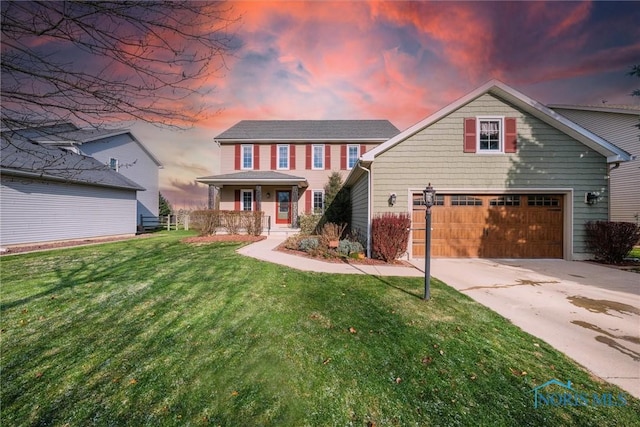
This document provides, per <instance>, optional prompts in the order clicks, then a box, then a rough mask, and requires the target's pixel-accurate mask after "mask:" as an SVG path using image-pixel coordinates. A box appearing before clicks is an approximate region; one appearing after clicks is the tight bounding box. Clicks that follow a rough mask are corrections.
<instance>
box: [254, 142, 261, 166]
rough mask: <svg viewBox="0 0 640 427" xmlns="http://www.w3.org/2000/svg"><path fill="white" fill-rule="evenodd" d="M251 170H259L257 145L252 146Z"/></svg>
mask: <svg viewBox="0 0 640 427" xmlns="http://www.w3.org/2000/svg"><path fill="white" fill-rule="evenodd" d="M253 169H254V170H260V146H259V145H258V144H254V145H253Z"/></svg>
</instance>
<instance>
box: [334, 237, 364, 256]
mask: <svg viewBox="0 0 640 427" xmlns="http://www.w3.org/2000/svg"><path fill="white" fill-rule="evenodd" d="M361 252H364V248H363V247H362V245H361V244H360V242H352V241H350V240H346V239H344V240H340V243H339V244H338V253H339V254H340V255H344V256H350V255H354V254H355V255H357V254H359V253H361Z"/></svg>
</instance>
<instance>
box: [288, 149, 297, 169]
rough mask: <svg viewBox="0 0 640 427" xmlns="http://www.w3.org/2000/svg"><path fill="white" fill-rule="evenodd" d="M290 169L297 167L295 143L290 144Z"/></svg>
mask: <svg viewBox="0 0 640 427" xmlns="http://www.w3.org/2000/svg"><path fill="white" fill-rule="evenodd" d="M289 156H290V159H289V169H291V170H293V169H295V168H296V146H295V145H290V146H289Z"/></svg>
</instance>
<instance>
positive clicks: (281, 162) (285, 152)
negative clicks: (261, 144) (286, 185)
mask: <svg viewBox="0 0 640 427" xmlns="http://www.w3.org/2000/svg"><path fill="white" fill-rule="evenodd" d="M277 153H278V159H277V162H278V169H289V146H288V145H278V151H277Z"/></svg>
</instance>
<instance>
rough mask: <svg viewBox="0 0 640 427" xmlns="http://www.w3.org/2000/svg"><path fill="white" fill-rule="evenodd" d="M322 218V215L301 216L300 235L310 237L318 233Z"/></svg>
mask: <svg viewBox="0 0 640 427" xmlns="http://www.w3.org/2000/svg"><path fill="white" fill-rule="evenodd" d="M321 218H322V215H320V214H302V215H300V234H306V235H310V234H314V233H316V231H317V228H318V224H319V223H320V219H321Z"/></svg>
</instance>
